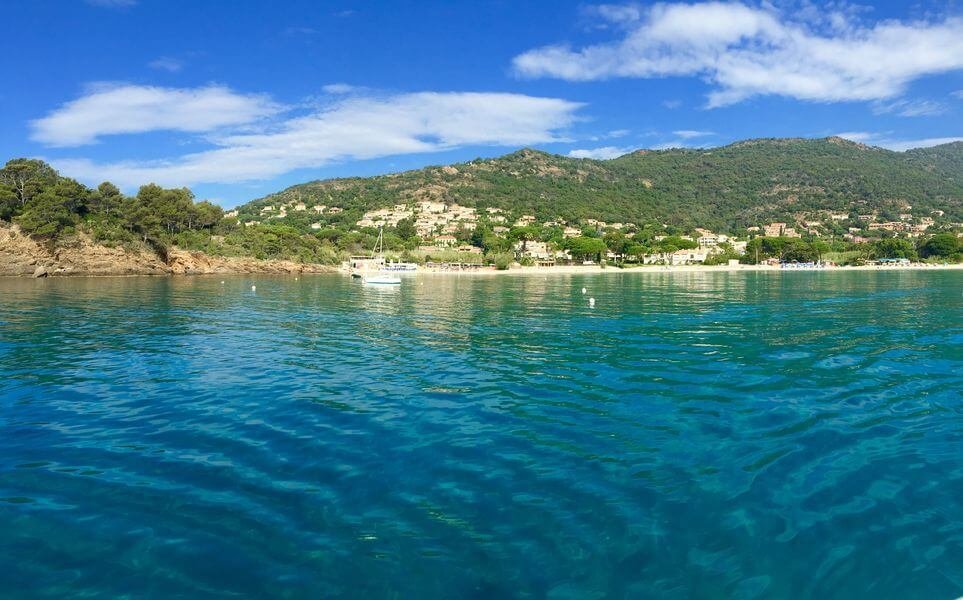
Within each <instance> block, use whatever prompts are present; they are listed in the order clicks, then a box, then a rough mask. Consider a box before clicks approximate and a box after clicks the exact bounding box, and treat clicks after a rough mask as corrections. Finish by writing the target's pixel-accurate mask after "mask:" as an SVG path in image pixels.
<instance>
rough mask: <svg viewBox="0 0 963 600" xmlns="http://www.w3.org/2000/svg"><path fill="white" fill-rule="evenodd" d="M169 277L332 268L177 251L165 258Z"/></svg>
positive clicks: (326, 270)
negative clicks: (176, 275)
mask: <svg viewBox="0 0 963 600" xmlns="http://www.w3.org/2000/svg"><path fill="white" fill-rule="evenodd" d="M167 264H168V266H169V268H170V270H171V273H175V274H184V275H192V274H193V275H208V274H230V273H279V274H294V273H328V272H333V271H334V268H333V267H329V266H327V265H316V264H304V263H297V262H294V261H290V260H258V259H256V258H251V257H246V256H210V255H207V254H204V253H203V252H191V251H188V250H181V249H179V248H173V249H171V250H170V251H169V252H168V254H167Z"/></svg>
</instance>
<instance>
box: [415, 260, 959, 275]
mask: <svg viewBox="0 0 963 600" xmlns="http://www.w3.org/2000/svg"><path fill="white" fill-rule="evenodd" d="M934 270H963V263H956V264H933V265H931V264H910V265H893V266H885V267H884V266H877V265H863V266H858V267H856V266H850V267H824V268H818V269H783V268H781V267H776V266H771V265H735V266H730V265H712V266H706V265H663V266H651V267H629V268H624V269H621V268H618V267H601V266H598V265H593V266H582V265H573V266H561V267H519V268H515V269H507V270H504V271H498V270H496V269H478V270H466V271H455V270H451V271H427V270H419V271H417V272H415V273H413V275H430V276H438V275H442V276H445V275H455V276H469V277H474V276H486V277H487V276H491V275H509V276H524V275H553V274H555V275H606V274H617V273H623V274H626V273H733V272H765V273H845V272H849V271H874V272H877V271H878V272H882V271H934Z"/></svg>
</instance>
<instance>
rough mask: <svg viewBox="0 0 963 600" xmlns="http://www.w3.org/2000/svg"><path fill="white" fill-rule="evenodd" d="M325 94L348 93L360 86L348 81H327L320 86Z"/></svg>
mask: <svg viewBox="0 0 963 600" xmlns="http://www.w3.org/2000/svg"><path fill="white" fill-rule="evenodd" d="M321 89H322V90H323V91H324V93H325V94H350V93H352V92H356V91H359V90H360V89H361V88H358V87H356V86H353V85H351V84H350V83H329V84H328V85H326V86H323V87H322V88H321Z"/></svg>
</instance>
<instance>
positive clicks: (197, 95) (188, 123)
mask: <svg viewBox="0 0 963 600" xmlns="http://www.w3.org/2000/svg"><path fill="white" fill-rule="evenodd" d="M278 110H279V107H278V105H276V104H275V103H273V102H271V101H270V100H268V99H267V97H265V96H260V95H243V94H238V93H236V92H233V91H231V90H230V89H228V88H226V87H221V86H208V87H202V88H194V89H177V88H161V87H150V86H140V85H100V86H95V87H94V88H92V89H91V90H90V92H89V93H88V94H87V95H85V96H82V97H80V98H78V99H76V100H72V101H71V102H68V103H66V104H64V105H63V106H61V107H60V108H58V109H57V110H55V111H53V112H52V113H50V114H48V115H47V116H45V117H43V118H41V119H37V120H35V121H31V123H30V127H31V129H32V130H33V132H32V134H31V136H30V137H31V139H33V140H35V141H38V142H41V143H44V144H47V145H49V146H80V145H84V144H91V143H94V142H96V141H97V139H98V138H99V137H101V136H105V135H117V134H124V133H145V132H148V131H158V130H174V131H186V132H195V133H196V132H207V131H214V130H216V129H219V128H221V127H226V126H230V125H240V124H244V123H251V122H253V121H256V120H257V119H260V118H263V117H265V116H268V115H271V114H274V113H276V112H278Z"/></svg>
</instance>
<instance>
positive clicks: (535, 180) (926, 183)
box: [239, 138, 963, 233]
mask: <svg viewBox="0 0 963 600" xmlns="http://www.w3.org/2000/svg"><path fill="white" fill-rule="evenodd" d="M295 200H300V201H302V202H304V203H305V204H308V205H313V204H323V205H327V206H338V207H340V208H342V209H343V212H342V213H340V214H338V215H333V216H329V217H327V218H326V219H323V220H321V222H322V223H323V224H324V225H326V226H328V225H330V226H334V227H347V226H349V225H352V224H354V223H355V222H357V221H358V220H359V219H361V218H362V216H363V214H364V213H365V212H367V211H371V210H374V209H378V208H382V207H386V206H392V205H395V204H400V203H413V202H419V201H423V200H437V201H442V202H448V203H457V204H460V205H463V206H469V207H476V208H478V209H485V208H488V207H496V208H501V209H504V210H506V211H510V212H511V213H513V214H516V215H518V214H533V215H535V217H536V220H537V221H547V220H552V219H560V220H563V221H566V222H576V223H577V222H580V221H582V220H585V219H588V218H592V219H600V220H603V221H607V222H630V223H637V224H643V223H662V224H668V225H671V226H673V227H676V228H679V229H681V230H690V229H692V228H694V227H704V228H708V229H712V230H714V231H720V232H725V233H735V232H739V231H742V230H744V229H745V228H746V227H749V226H752V225H759V224H760V223H762V222H767V221H786V222H793V221H794V220H795V218H794V217H795V216H796V215H798V214H799V213H804V212H809V211H816V210H827V211H842V212H849V213H854V214H861V213H870V212H871V213H876V214H878V215H879V216H880V218H881V220H894V219H896V218H897V217H896V215H898V214H899V213H901V212H905V211H906V210H907V209H906V207H907V206H912V211H913V212H914V213H919V214H930V212H931V211H934V210H941V211H943V212H944V214H945V218H946V220H949V221H957V222H958V221H961V220H963V143H955V144H947V145H944V146H939V147H936V148H928V149H923V150H914V151H910V152H906V153H898V152H891V151H888V150H884V149H881V148H874V147H869V146H864V145H861V144H856V143H853V142H850V141H847V140H843V139H841V138H826V139H819V140H809V139H764V140H750V141H745V142H739V143H736V144H732V145H730V146H726V147H723V148H714V149H709V150H679V149H676V150H662V151H638V152H634V153H631V154H628V155H625V156H622V157H619V158H616V159H612V160H591V159H574V158H568V157H563V156H556V155H551V154H547V153H544V152H539V151H535V150H521V151H518V152H514V153H512V154H508V155H506V156H503V157H500V158H495V159H484V160H483V159H478V160H474V161H471V162H468V163H462V164H455V165H451V166H446V167H428V168H425V169H420V170H416V171H409V172H405V173H399V174H394V175H384V176H378V177H368V178H347V179H332V180H326V181H314V182H310V183H305V184H301V185H297V186H293V187H291V188H288V189H286V190H284V191H281V192H278V193H276V194H272V195H270V196H267V197H265V198H262V199H259V200H255V201H253V202H250V203H248V204H246V205H244V206H242V207H240V208H239V218H240V219H241V220H242V221H244V220H258V218H259V217H260V211H261V210H262V209H263V208H264V207H265V206H270V205H272V204H281V203H284V202H290V201H295ZM309 219H310V215H289V222H290V223H291V224H292V225H294V226H296V227H299V226H300V227H304V226H306V225H307V224H308V223H309V222H310V221H309Z"/></svg>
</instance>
